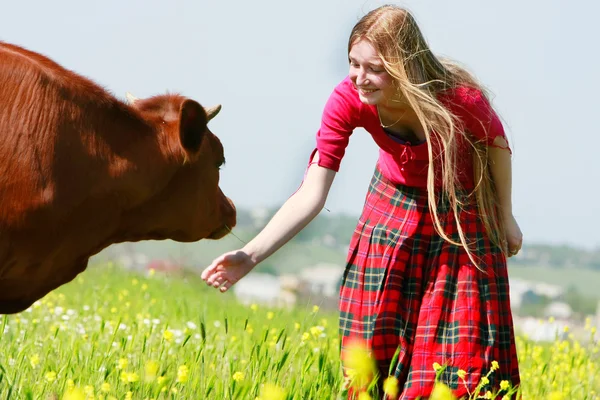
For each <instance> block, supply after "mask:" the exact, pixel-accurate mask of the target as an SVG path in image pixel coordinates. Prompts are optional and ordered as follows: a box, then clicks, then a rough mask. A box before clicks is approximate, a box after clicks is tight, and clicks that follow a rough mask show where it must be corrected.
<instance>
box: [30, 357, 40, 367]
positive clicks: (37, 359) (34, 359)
mask: <svg viewBox="0 0 600 400" xmlns="http://www.w3.org/2000/svg"><path fill="white" fill-rule="evenodd" d="M39 363H40V356H38V355H37V354H34V355H32V356H31V357H29V364H31V368H36V367H37V366H38V365H39Z"/></svg>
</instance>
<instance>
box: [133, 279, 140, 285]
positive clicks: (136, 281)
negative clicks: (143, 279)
mask: <svg viewBox="0 0 600 400" xmlns="http://www.w3.org/2000/svg"><path fill="white" fill-rule="evenodd" d="M138 283H139V281H138V280H137V279H135V278H133V279H132V280H131V284H132V285H133V286H136V285H137V284H138Z"/></svg>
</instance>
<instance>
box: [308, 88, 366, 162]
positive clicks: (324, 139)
mask: <svg viewBox="0 0 600 400" xmlns="http://www.w3.org/2000/svg"><path fill="white" fill-rule="evenodd" d="M351 90H352V88H351V87H349V85H348V82H346V81H344V82H342V83H341V84H340V85H338V86H337V87H336V88H335V89H334V91H333V92H332V93H331V95H330V96H329V99H328V100H327V103H326V104H325V109H324V110H323V115H322V118H321V127H320V128H319V131H318V132H317V137H316V139H317V148H316V150H318V151H319V161H318V164H319V166H321V167H324V168H328V169H332V170H334V171H339V168H340V164H341V161H342V158H343V157H344V154H345V152H346V147H347V146H348V142H349V141H350V135H351V134H352V132H353V131H354V129H355V128H356V126H357V125H356V120H357V117H358V112H359V110H358V108H357V106H356V104H355V102H354V101H353V99H352V93H351ZM313 155H314V152H313ZM311 160H312V155H311Z"/></svg>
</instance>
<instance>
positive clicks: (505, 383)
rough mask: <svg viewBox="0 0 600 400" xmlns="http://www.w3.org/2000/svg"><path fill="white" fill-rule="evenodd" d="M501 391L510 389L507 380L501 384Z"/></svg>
mask: <svg viewBox="0 0 600 400" xmlns="http://www.w3.org/2000/svg"><path fill="white" fill-rule="evenodd" d="M500 389H501V390H508V389H510V383H508V381H506V380H503V381H502V382H500Z"/></svg>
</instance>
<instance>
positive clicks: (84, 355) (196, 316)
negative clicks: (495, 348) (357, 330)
mask: <svg viewBox="0 0 600 400" xmlns="http://www.w3.org/2000/svg"><path fill="white" fill-rule="evenodd" d="M0 318H1V319H0V324H1V325H2V326H1V328H0V329H1V331H0V332H2V336H0V337H1V345H0V398H2V399H44V400H46V399H65V400H82V399H100V400H109V399H110V400H114V399H119V400H120V399H252V400H255V399H260V400H283V399H336V398H338V396H339V395H340V393H341V388H342V383H343V380H342V375H341V365H340V361H339V357H338V348H339V341H338V337H337V319H336V318H337V317H336V315H335V313H331V312H324V311H323V310H320V309H319V305H318V304H303V305H300V306H298V307H297V308H296V309H293V310H281V309H269V308H266V307H264V306H261V305H256V304H249V305H242V304H239V303H238V302H237V301H236V299H235V297H234V296H233V294H232V293H227V294H225V295H222V294H219V293H217V292H216V291H214V290H212V289H210V288H208V287H206V285H205V284H204V283H203V282H202V281H200V280H199V279H198V278H196V277H194V276H189V277H187V278H185V279H181V278H175V277H165V276H162V275H160V274H158V273H153V271H149V272H148V273H147V274H146V275H140V274H137V273H134V272H129V271H125V270H122V269H121V268H119V267H117V266H115V265H113V264H110V263H109V264H107V265H101V266H96V267H91V268H89V269H88V270H87V271H86V272H85V273H84V274H82V275H80V276H79V277H77V278H76V279H75V280H74V281H73V282H71V283H69V284H67V285H65V286H63V287H62V288H60V289H59V290H56V291H54V292H52V293H50V294H49V295H48V296H46V297H45V298H44V299H42V300H40V301H38V302H36V303H35V304H34V305H33V306H32V307H31V308H30V309H28V310H27V311H25V312H23V313H21V314H17V315H10V316H1V317H0ZM586 329H587V330H588V332H589V335H590V339H591V340H589V341H585V342H578V341H576V340H574V338H572V337H571V338H568V337H567V338H566V339H564V340H563V339H558V338H557V340H556V341H555V342H554V343H548V344H538V343H534V342H531V341H530V340H528V339H527V338H526V337H518V343H517V345H518V350H519V358H520V362H521V375H522V380H523V383H522V388H521V390H522V394H523V398H524V399H553V400H558V399H600V395H599V393H600V344H599V343H598V341H597V339H596V338H597V334H596V328H595V327H593V326H591V325H590V324H588V326H587V327H586ZM432 368H437V366H432ZM441 388H443V387H441ZM436 393H437V394H436V396H438V397H437V398H438V399H442V398H444V399H446V398H450V397H449V396H448V395H447V393H445V392H444V391H442V390H440V391H437V392H436ZM482 395H483V396H486V394H485V393H482ZM487 397H488V398H490V397H492V394H491V393H487ZM363 398H365V399H367V398H369V397H368V396H366V395H365V396H363Z"/></svg>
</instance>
